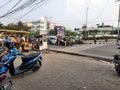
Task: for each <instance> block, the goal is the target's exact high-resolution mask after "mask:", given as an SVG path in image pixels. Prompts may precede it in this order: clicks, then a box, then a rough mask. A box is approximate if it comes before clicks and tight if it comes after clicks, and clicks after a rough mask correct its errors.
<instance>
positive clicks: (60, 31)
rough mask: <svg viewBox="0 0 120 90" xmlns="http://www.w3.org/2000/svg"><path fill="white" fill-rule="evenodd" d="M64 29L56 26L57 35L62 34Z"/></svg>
mask: <svg viewBox="0 0 120 90" xmlns="http://www.w3.org/2000/svg"><path fill="white" fill-rule="evenodd" d="M64 30H65V28H64V27H57V35H60V36H61V35H64Z"/></svg>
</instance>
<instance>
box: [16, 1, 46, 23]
mask: <svg viewBox="0 0 120 90" xmlns="http://www.w3.org/2000/svg"><path fill="white" fill-rule="evenodd" d="M46 1H48V0H41V1H40V2H38V3H36V5H35V6H34V7H33V8H32V9H30V10H29V11H28V12H26V13H25V14H24V15H22V16H21V17H20V18H19V19H17V21H18V20H20V19H22V18H23V17H25V16H26V15H27V14H29V13H30V12H32V11H33V10H34V9H38V8H39V7H41V6H42V5H44V4H45V3H46ZM42 2H43V3H42ZM41 3H42V4H41ZM39 4H40V5H39ZM37 5H39V6H37Z"/></svg>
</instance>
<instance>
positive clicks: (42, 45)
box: [35, 31, 48, 51]
mask: <svg viewBox="0 0 120 90" xmlns="http://www.w3.org/2000/svg"><path fill="white" fill-rule="evenodd" d="M35 37H36V38H37V41H38V42H39V43H38V49H39V50H41V51H45V50H48V43H47V35H43V33H42V32H41V31H37V33H36V36H35Z"/></svg>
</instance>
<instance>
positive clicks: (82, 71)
mask: <svg viewBox="0 0 120 90" xmlns="http://www.w3.org/2000/svg"><path fill="white" fill-rule="evenodd" d="M43 60H44V62H43V63H42V67H41V69H40V70H39V71H37V72H28V73H26V74H24V76H23V77H21V75H19V76H15V77H12V76H10V75H8V78H9V79H11V80H12V82H13V90H119V89H120V85H119V82H120V77H119V76H118V75H117V73H116V71H115V70H114V65H113V64H110V63H102V62H99V61H96V60H95V59H92V58H88V57H81V56H73V55H66V54H61V53H53V52H50V53H47V54H43ZM15 63H17V64H19V63H20V60H19V59H18V60H16V62H15Z"/></svg>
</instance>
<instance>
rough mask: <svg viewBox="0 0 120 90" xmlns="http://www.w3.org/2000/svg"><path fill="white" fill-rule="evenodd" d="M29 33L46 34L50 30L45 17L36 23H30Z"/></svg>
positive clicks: (48, 22)
mask: <svg viewBox="0 0 120 90" xmlns="http://www.w3.org/2000/svg"><path fill="white" fill-rule="evenodd" d="M31 25H32V27H31V31H35V32H37V31H40V32H41V33H42V34H48V31H49V30H50V21H49V20H48V18H47V17H41V18H40V20H38V21H33V22H31Z"/></svg>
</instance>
